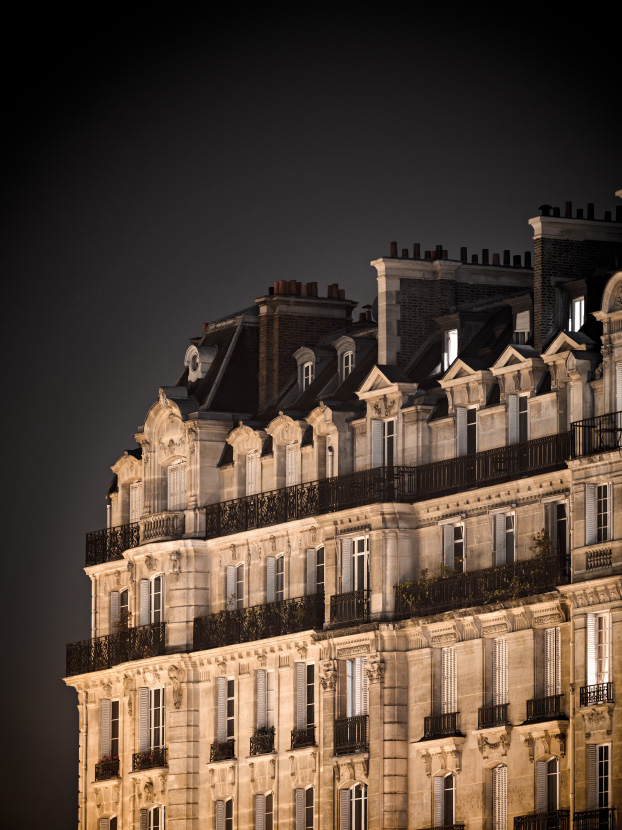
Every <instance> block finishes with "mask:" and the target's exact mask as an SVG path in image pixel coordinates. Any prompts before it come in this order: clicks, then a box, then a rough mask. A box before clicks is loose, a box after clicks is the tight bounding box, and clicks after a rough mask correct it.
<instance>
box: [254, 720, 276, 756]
mask: <svg viewBox="0 0 622 830" xmlns="http://www.w3.org/2000/svg"><path fill="white" fill-rule="evenodd" d="M269 752H274V726H269V727H266V728H265V729H258V730H257V731H256V732H255V734H254V735H253V737H252V738H251V749H250V754H251V755H267V754H268V753H269Z"/></svg>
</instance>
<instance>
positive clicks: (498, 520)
mask: <svg viewBox="0 0 622 830" xmlns="http://www.w3.org/2000/svg"><path fill="white" fill-rule="evenodd" d="M494 520H495V567H496V568H498V567H500V566H501V565H505V563H506V558H505V513H495V514H494Z"/></svg>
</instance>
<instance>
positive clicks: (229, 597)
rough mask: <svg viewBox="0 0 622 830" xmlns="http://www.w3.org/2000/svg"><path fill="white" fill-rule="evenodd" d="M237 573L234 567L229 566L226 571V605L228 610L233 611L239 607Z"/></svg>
mask: <svg viewBox="0 0 622 830" xmlns="http://www.w3.org/2000/svg"><path fill="white" fill-rule="evenodd" d="M236 576H237V574H236V572H235V567H234V566H233V565H227V571H226V579H225V585H226V588H225V591H226V597H225V599H226V604H227V610H228V611H231V610H232V609H233V608H235V607H236V605H237V583H236Z"/></svg>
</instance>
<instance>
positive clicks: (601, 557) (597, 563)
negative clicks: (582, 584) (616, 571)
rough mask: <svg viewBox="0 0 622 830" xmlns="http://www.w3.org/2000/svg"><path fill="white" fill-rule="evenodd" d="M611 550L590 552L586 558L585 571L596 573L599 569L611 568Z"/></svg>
mask: <svg viewBox="0 0 622 830" xmlns="http://www.w3.org/2000/svg"><path fill="white" fill-rule="evenodd" d="M611 554H612V551H611V548H599V549H598V550H588V552H587V556H586V557H585V569H586V570H588V571H595V570H598V568H610V567H611V561H612V558H611Z"/></svg>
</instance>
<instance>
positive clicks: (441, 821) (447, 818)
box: [434, 772, 456, 827]
mask: <svg viewBox="0 0 622 830" xmlns="http://www.w3.org/2000/svg"><path fill="white" fill-rule="evenodd" d="M455 804H456V779H455V776H454V775H453V773H451V772H450V773H449V774H448V775H444V776H441V775H438V776H437V777H436V778H435V779H434V826H435V827H443V826H444V825H446V824H453V823H454V820H455Z"/></svg>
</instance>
